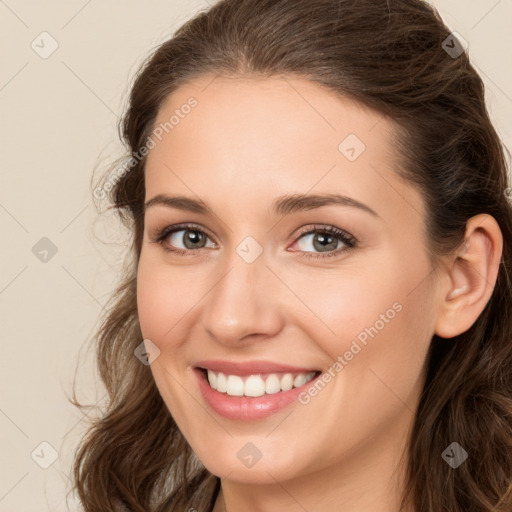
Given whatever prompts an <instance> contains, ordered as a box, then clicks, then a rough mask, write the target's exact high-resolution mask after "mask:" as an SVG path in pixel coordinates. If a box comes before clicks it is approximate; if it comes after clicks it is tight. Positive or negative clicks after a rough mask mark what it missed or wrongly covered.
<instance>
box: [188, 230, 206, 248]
mask: <svg viewBox="0 0 512 512" xmlns="http://www.w3.org/2000/svg"><path fill="white" fill-rule="evenodd" d="M187 233H188V234H186V235H185V246H187V242H191V243H192V244H194V243H196V244H197V243H198V242H200V241H201V239H202V237H203V235H202V233H199V232H198V231H187ZM189 248H190V247H189ZM191 248H192V249H195V247H191Z"/></svg>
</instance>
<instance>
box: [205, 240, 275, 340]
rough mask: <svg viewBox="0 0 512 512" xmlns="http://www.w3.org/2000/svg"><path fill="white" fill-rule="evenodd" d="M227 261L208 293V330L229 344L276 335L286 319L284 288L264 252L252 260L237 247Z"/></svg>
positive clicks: (206, 309)
mask: <svg viewBox="0 0 512 512" xmlns="http://www.w3.org/2000/svg"><path fill="white" fill-rule="evenodd" d="M224 263H225V265H222V270H221V271H220V272H219V274H218V277H217V278H216V280H215V282H214V284H213V289H212V290H211V291H210V293H208V294H207V296H206V298H207V301H206V303H205V305H204V309H203V311H202V315H201V316H202V318H201V323H202V325H203V328H204V329H205V331H206V332H207V333H208V335H209V336H210V337H211V338H212V339H214V340H216V341H217V342H219V343H222V344H225V345H239V344H240V343H246V342H248V341H249V340H252V341H256V340H260V341H262V340H263V339H266V338H269V337H275V336H276V335H277V334H278V333H279V331H280V330H281V329H282V328H283V323H284V307H283V304H282V303H281V302H280V301H281V297H282V296H283V289H282V285H280V283H279V280H278V279H277V278H276V277H275V275H274V274H273V273H272V272H271V271H270V270H269V268H267V262H266V260H265V258H264V257H263V255H260V256H259V257H258V258H257V259H256V260H255V261H253V262H251V263H248V262H247V261H245V260H244V259H243V258H242V257H240V256H239V255H238V254H237V253H236V251H234V250H233V251H232V253H231V254H230V256H229V257H228V258H226V260H225V262H224Z"/></svg>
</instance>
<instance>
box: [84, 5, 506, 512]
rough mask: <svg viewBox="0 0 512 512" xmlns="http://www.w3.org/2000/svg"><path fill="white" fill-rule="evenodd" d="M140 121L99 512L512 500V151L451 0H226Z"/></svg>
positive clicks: (152, 73) (97, 479)
mask: <svg viewBox="0 0 512 512" xmlns="http://www.w3.org/2000/svg"><path fill="white" fill-rule="evenodd" d="M122 127H123V136H124V140H125V142H126V144H127V147H128V150H129V152H130V159H129V160H127V161H126V163H125V165H124V166H123V167H122V169H120V170H116V172H111V173H109V174H108V175H106V176H105V179H104V181H103V183H102V184H99V185H98V187H97V188H96V189H95V192H94V195H95V197H102V195H106V194H107V193H109V194H110V198H111V201H112V203H113V206H114V207H115V208H116V209H117V210H118V211H119V213H120V215H121V217H122V218H123V219H124V220H125V221H126V223H127V225H128V226H129V228H130V229H131V230H132V232H133V247H132V254H133V256H134V258H133V262H132V263H130V264H129V265H128V267H127V274H126V277H125V279H124V282H123V283H122V285H121V286H120V287H119V290H118V292H117V294H116V297H115V303H114V306H113V308H112V309H111V310H110V311H109V313H108V316H107V317H106V318H105V320H104V323H103V325H102V327H101V329H100V331H99V332H98V336H97V339H98V353H97V356H98V362H99V367H100V370H101V377H102V379H103V381H104V383H105V385H106V388H107V391H108V394H109V398H110V400H109V404H108V408H107V410H106V411H105V412H104V414H103V415H102V416H101V417H100V418H98V419H97V420H96V421H95V422H94V423H93V425H92V427H91V430H90V431H89V433H88V435H87V437H86V438H85V439H84V441H83V443H82V445H81V446H80V449H79V451H78V453H77V456H76V461H75V480H76V488H77V490H78V493H79V496H80V499H81V501H82V502H83V504H84V509H85V510H86V511H87V512H92V511H100V510H102V511H103V510H130V511H141V512H142V511H162V512H163V511H185V510H189V511H193V510H197V511H212V510H213V511H214V512H220V511H224V510H225V511H228V512H233V511H235V512H236V511H242V510H243V511H253V510H254V511H274V510H277V509H279V510H308V511H311V512H312V511H316V510H323V511H324V510H329V511H339V510H344V511H345V510H346V511H350V512H358V511H362V510H364V511H373V510H375V511H377V510H378V511H380V512H391V511H396V510H401V511H403V512H427V511H429V512H439V511H450V512H453V511H460V512H462V511H464V512H466V511H477V510H478V511H480V510H481V511H484V510H485V511H489V512H490V511H494V512H498V511H503V512H504V511H510V510H512V453H511V451H512V396H511V394H512V392H511V389H512V344H511V343H510V339H511V334H512V315H511V312H512V296H511V291H512V284H511V281H510V271H511V270H512V259H511V258H512V253H511V249H512V212H511V206H510V204H509V202H508V200H507V195H508V194H507V192H508V191H510V189H509V188H508V183H507V174H506V162H505V158H504V151H503V147H502V145H501V143H500V140H499V138H498V136H497V134H496V131H495V130H494V128H493V126H492V124H491V122H490V120H489V117H488V114H487V111H486V108H485V101H484V88H483V84H482V81H481V79H480V78H479V76H478V75H477V73H476V72H475V70H474V69H473V67H472V66H471V65H470V63H469V60H468V56H467V54H466V53H465V52H464V46H463V44H462V43H461V42H460V41H459V40H458V39H457V38H456V37H455V35H453V34H451V33H450V31H449V29H448V28H447V27H446V26H445V25H444V24H443V23H442V21H441V19H440V17H439V16H438V14H437V13H436V12H435V11H434V10H433V9H432V8H431V7H429V6H428V4H426V3H424V2H422V1H419V0H415V1H411V0H389V1H384V0H359V1H357V2H353V1H349V0H338V1H333V0H318V1H315V2H311V1H310V0H277V1H276V0H225V1H221V2H219V3H218V4H216V5H215V6H213V7H212V8H211V9H209V10H208V11H206V12H203V13H200V14H199V15H197V16H196V17H195V18H194V19H192V20H190V21H189V22H187V23H186V24H185V25H184V26H183V27H181V29H180V30H179V31H178V32H177V33H176V34H175V35H174V37H173V38H172V39H170V40H169V41H167V42H166V43H164V44H163V45H161V46H160V47H159V48H158V49H157V51H156V52H155V53H154V54H153V55H152V57H151V58H150V59H149V60H148V61H147V62H146V63H145V64H144V66H143V67H142V69H141V71H140V73H139V74H138V76H137V78H136V80H135V83H134V85H133V88H132V91H131V95H130V104H129V108H128V111H127V113H126V115H125V118H124V122H123V125H122Z"/></svg>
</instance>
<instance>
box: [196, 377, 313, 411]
mask: <svg viewBox="0 0 512 512" xmlns="http://www.w3.org/2000/svg"><path fill="white" fill-rule="evenodd" d="M211 369H212V370H213V369H214V368H211ZM193 371H194V374H195V375H196V377H197V380H198V383H199V389H200V390H201V393H202V395H203V397H204V399H205V401H206V403H207V404H208V405H209V406H210V408H211V409H213V411H215V412H216V413H217V414H220V415H221V416H224V417H225V418H229V419H231V420H242V421H251V420H257V419H262V418H266V417H267V416H270V415H271V414H273V413H275V412H277V411H279V410H281V409H283V408H284V407H286V406H287V405H290V404H291V403H293V402H297V401H298V395H299V394H300V393H301V392H302V391H304V390H305V389H306V388H307V387H308V386H310V385H311V384H312V383H313V382H314V381H315V380H316V379H317V378H318V377H319V376H320V375H321V374H319V375H318V376H317V377H315V378H314V379H312V380H310V381H309V382H307V383H306V384H304V385H303V386H299V387H298V388H292V389H290V390H289V391H280V392H279V393H274V394H271V395H267V394H265V395H263V396H259V397H248V396H230V395H227V394H226V393H220V392H219V391H217V390H215V389H213V388H212V387H211V386H210V384H209V383H208V380H207V377H206V372H205V370H203V369H201V368H194V369H193ZM245 371H247V370H245ZM299 371H302V370H299ZM253 373H264V372H253ZM265 373H266V372H265ZM271 373H272V372H271ZM231 374H232V375H240V374H234V373H231Z"/></svg>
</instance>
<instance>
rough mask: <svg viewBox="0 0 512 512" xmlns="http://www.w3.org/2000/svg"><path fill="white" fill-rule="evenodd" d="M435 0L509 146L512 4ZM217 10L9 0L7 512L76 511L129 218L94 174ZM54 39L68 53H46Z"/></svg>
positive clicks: (4, 219) (3, 294)
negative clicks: (156, 78) (180, 51)
mask: <svg viewBox="0 0 512 512" xmlns="http://www.w3.org/2000/svg"><path fill="white" fill-rule="evenodd" d="M434 4H435V5H436V6H437V7H438V8H439V10H440V12H441V14H442V16H443V18H444V19H445V21H446V22H447V24H448V25H449V26H450V27H451V28H452V30H455V31H457V32H458V33H460V34H461V35H462V36H463V37H464V38H465V39H466V40H467V41H468V42H469V51H470V55H471V58H472V61H473V63H474V64H475V65H476V66H477V68H478V69H479V70H480V71H481V74H482V76H483V78H484V82H485V84H486V86H487V100H488V106H489V109H490V112H491V115H492V117H493V119H494V121H495V125H496V127H497V130H498V132H499V133H500V134H501V137H502V139H503V141H504V142H505V144H506V145H507V146H508V147H509V149H510V148H511V147H512V138H511V137H512V135H511V134H512V73H511V70H510V60H509V57H508V56H509V53H510V48H512V33H511V32H510V30H509V24H510V20H511V19H512V0H479V1H475V0H436V1H435V2H434ZM207 7H208V3H206V1H205V0H194V1H191V0H188V1H185V0H166V1H163V0H159V1H157V0H154V1H152V2H140V1H139V2H137V1H134V0H132V1H125V2H120V1H110V2H106V1H100V0H89V1H87V0H74V1H67V2H57V1H55V0H51V1H48V2H36V1H24V2H23V1H21V0H6V1H1V0H0V13H1V18H0V34H1V36H0V37H1V42H2V45H1V48H2V50H1V51H2V56H1V58H2V63H3V65H2V68H1V71H0V105H1V107H0V108H1V119H2V123H1V126H2V139H1V140H2V146H1V153H0V154H1V159H2V173H1V179H2V184H1V189H0V190H1V197H0V219H1V236H2V240H3V249H2V251H1V255H2V257H1V258H2V259H1V265H2V272H1V274H0V307H1V314H2V316H1V318H2V321H1V323H0V326H1V343H2V345H1V354H2V358H1V388H0V389H1V395H0V430H1V439H2V455H1V458H2V464H1V469H0V471H1V473H0V511H4V512H24V511H30V512H35V511H44V510H51V511H59V512H60V511H65V510H68V507H69V510H78V505H77V504H76V502H75V501H74V500H73V499H72V497H70V498H69V501H68V505H67V506H66V499H65V498H66V496H65V494H66V490H67V489H69V480H68V476H66V475H69V471H70V461H71V459H72V452H73V449H74V447H75V446H76V443H77V441H78V439H79V438H80V436H81V435H82V434H83V432H84V427H85V421H83V420H84V418H85V416H84V414H83V413H80V412H78V411H77V410H75V408H74V407H72V406H71V405H70V404H68V402H67V400H66V393H68V394H69V392H70V389H71V382H72V379H73V376H74V373H75V369H76V368H77V365H78V364H80V366H79V368H80V370H79V373H78V376H79V383H82V387H81V390H82V391H81V393H80V394H79V397H80V398H81V399H83V400H86V401H87V400H89V401H91V402H92V403H94V402H95V401H96V400H98V399H101V397H102V391H101V388H100V387H99V386H97V383H96V377H95V372H94V366H93V364H92V358H91V354H90V353H87V352H86V351H85V350H81V351H80V349H81V347H82V346H84V343H85V342H86V341H87V339H88V337H89V336H90V335H91V334H92V332H93V330H94V328H95V327H97V323H98V318H99V314H100V313H101V311H102V309H103V307H104V306H105V304H106V301H107V299H108V297H109V293H110V292H111V291H112V290H113V288H114V287H115V283H116V276H117V272H118V268H119V262H120V260H121V259H122V255H123V254H124V252H125V249H124V246H123V243H124V237H123V234H122V232H121V231H120V229H119V227H118V226H117V225H116V224H115V223H113V222H112V219H108V218H105V219H103V218H100V219H99V220H98V216H97V213H96V211H95V209H94V206H93V203H92V200H91V186H90V182H91V174H92V171H93V169H94V168H97V169H98V170H99V172H101V171H102V170H103V169H104V167H102V166H103V165H104V164H105V163H109V162H110V161H112V160H113V159H114V158H115V157H116V156H118V155H120V154H121V150H122V148H121V145H120V143H119V141H118V139H117V121H118V116H119V115H120V114H121V113H122V111H123V107H124V105H125V102H126V96H127V93H128V90H129V84H130V80H131V78H132V76H133V74H134V72H135V71H136V69H137V67H138V65H139V64H140V63H141V62H142V60H143V59H144V57H145V56H146V55H147V54H148V53H149V52H150V51H151V49H152V48H154V47H155V46H156V45H157V44H158V43H160V42H162V41H163V40H165V39H166V38H167V37H169V36H170V35H171V34H172V32H173V31H174V30H175V29H176V28H177V27H178V26H179V25H181V24H182V23H183V22H184V21H185V20H186V19H188V18H189V17H190V16H191V15H193V14H194V13H195V12H197V11H198V10H200V9H204V8H207ZM44 31H46V32H48V33H49V34H50V36H46V35H44V36H40V34H41V33H42V32H44ZM42 38H44V41H43V42H41V39H42ZM51 38H53V40H55V41H56V42H57V43H58V48H57V50H56V51H55V52H54V53H53V54H52V55H50V56H49V57H48V58H46V59H44V58H42V57H41V56H40V54H41V53H43V52H44V51H48V50H49V49H51V44H55V43H52V39H51ZM33 41H34V43H32V42H33ZM32 44H34V46H35V49H36V50H37V51H36V50H35V49H33V48H32V47H31V45H32ZM107 221H108V222H107ZM43 237H47V238H48V239H49V240H51V242H52V244H53V245H54V246H55V247H56V249H57V252H56V254H55V255H53V256H52V254H51V252H50V253H48V255H47V256H46V258H47V261H46V262H43V261H41V260H40V259H39V258H41V257H43V258H44V257H45V254H44V253H39V257H36V254H34V253H33V247H34V246H36V249H37V250H34V252H36V253H37V252H38V251H41V250H43V249H44V247H43V248H42V249H41V248H40V247H39V246H38V245H36V244H37V243H38V242H39V241H40V239H41V238H43ZM39 243H43V244H44V242H39ZM79 356H80V359H79ZM96 388H97V389H96ZM43 442H44V443H49V445H51V446H49V445H47V444H43V445H41V443H43ZM53 450H54V451H55V452H53ZM52 456H57V458H56V460H55V461H54V462H53V463H52V464H51V465H50V466H49V467H48V468H47V469H44V468H42V467H41V464H42V465H45V464H49V463H51V462H52Z"/></svg>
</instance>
